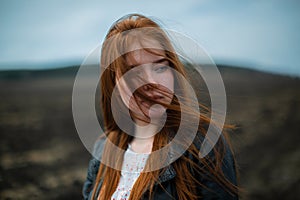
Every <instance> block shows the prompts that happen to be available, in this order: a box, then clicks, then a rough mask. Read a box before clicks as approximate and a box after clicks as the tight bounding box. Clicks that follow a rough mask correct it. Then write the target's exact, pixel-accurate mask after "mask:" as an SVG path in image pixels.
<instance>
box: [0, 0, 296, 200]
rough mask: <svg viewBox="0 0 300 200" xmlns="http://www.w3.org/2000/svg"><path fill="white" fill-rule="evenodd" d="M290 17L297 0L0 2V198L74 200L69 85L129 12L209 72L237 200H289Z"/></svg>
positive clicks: (81, 171) (78, 147)
mask: <svg viewBox="0 0 300 200" xmlns="http://www.w3.org/2000/svg"><path fill="white" fill-rule="evenodd" d="M299 11H300V3H299V1H297V0H287V1H279V0H274V1H260V0H245V1H237V0H236V1H234V0H229V1H226V3H225V2H223V3H221V2H220V1H216V0H200V1H199V0H191V1H184V2H177V3H175V2H174V1H171V0H165V1H151V2H150V1H149V2H146V1H129V0H125V1H107V2H100V1H78V0H72V1H70V0H65V1H55V0H54V1H37V0H35V1H33V0H28V1H16V0H1V1H0V26H1V32H0V98H1V102H0V137H1V140H0V199H81V198H82V197H81V187H82V184H83V181H84V179H85V176H86V171H87V165H88V160H89V159H90V158H91V155H90V153H89V152H88V150H87V149H85V147H84V145H83V144H82V142H81V140H80V138H79V136H78V134H77V131H76V128H75V125H74V121H73V116H72V89H73V84H74V80H75V77H76V73H77V71H78V68H79V66H80V64H81V63H82V62H83V60H84V58H85V57H86V56H87V55H88V54H89V52H91V51H92V50H93V49H94V48H95V47H97V45H99V44H101V43H102V41H103V39H104V36H105V34H106V32H107V30H108V29H109V27H110V26H111V24H112V23H113V22H114V21H116V20H117V19H118V18H120V17H122V16H123V15H125V14H129V13H140V14H143V15H146V16H153V18H154V19H157V20H159V21H161V23H162V24H163V26H164V27H165V28H168V29H174V30H176V31H179V32H181V33H184V34H186V35H188V36H189V37H191V38H193V39H194V40H195V41H196V42H197V43H198V44H200V45H202V47H203V48H204V49H205V50H206V51H207V52H208V53H209V55H210V56H211V58H212V59H213V60H214V61H215V63H216V64H217V66H218V67H219V70H220V72H221V75H222V78H223V80H224V84H225V88H226V93H227V101H228V102H227V103H228V106H227V114H228V116H227V118H226V120H227V123H231V124H236V125H237V127H238V128H237V129H236V130H234V131H232V132H230V134H231V138H232V142H233V146H234V149H235V152H236V157H237V162H238V164H239V170H240V185H241V187H242V188H243V190H244V192H243V193H242V194H241V199H297V197H299V196H300V190H299V189H300V173H299V169H300V147H299V142H300V137H299V130H300V125H299V122H300V66H299V61H298V58H299V53H300V34H299V33H298V32H299V30H300V12H299ZM199 84H200V83H199Z"/></svg>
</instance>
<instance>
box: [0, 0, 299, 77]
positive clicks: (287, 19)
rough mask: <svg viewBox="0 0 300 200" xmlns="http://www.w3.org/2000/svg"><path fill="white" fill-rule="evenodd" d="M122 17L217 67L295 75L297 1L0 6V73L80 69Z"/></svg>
mask: <svg viewBox="0 0 300 200" xmlns="http://www.w3.org/2000/svg"><path fill="white" fill-rule="evenodd" d="M128 13H141V14H144V15H146V16H154V17H155V18H158V19H160V20H161V21H162V22H163V23H164V25H165V27H166V28H171V29H174V30H177V31H179V32H182V33H185V34H187V35H188V36H190V37H192V38H193V39H194V40H196V41H197V42H198V43H199V44H201V45H202V46H203V47H204V48H205V49H206V51H207V52H208V53H209V54H210V55H211V56H212V58H213V59H214V60H215V61H216V62H224V63H233V64H238V65H245V66H246V67H252V68H256V69H260V70H266V71H271V72H279V73H286V74H291V75H297V76H300V64H299V63H300V62H299V59H300V34H299V30H300V1H297V0H285V1H284V0H282V1H279V0H273V1H271V0H270V1H269V0H243V1H240V0H236V1H233V0H227V1H217V0H185V1H181V0H180V1H174V0H159V1H156V0H151V1H146V0H119V1H116V0H109V1H104V0H103V1H101V0H97V1H91V0H88V1H83V0H81V1H78V0H57V1H56V0H51V1H50V0H49V1H39V0H35V1H32V0H26V1H21V0H20V1H17V0H1V1H0V26H1V32H0V69H12V68H41V67H46V66H48V67H49V66H51V65H53V66H54V65H67V64H70V63H71V64H72V63H75V64H76V63H77V64H80V63H81V62H82V61H83V59H84V57H85V56H87V55H88V53H89V52H90V51H91V50H92V49H93V48H95V47H96V46H97V45H99V44H100V43H101V42H102V41H103V38H104V36H105V34H106V32H107V30H108V28H109V27H110V25H111V24H112V23H113V22H114V21H115V20H117V19H118V18H120V17H121V16H123V15H125V14H128ZM47 63H48V65H46V64H47ZM49 63H50V64H49Z"/></svg>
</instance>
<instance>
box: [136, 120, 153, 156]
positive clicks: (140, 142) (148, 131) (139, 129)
mask: <svg viewBox="0 0 300 200" xmlns="http://www.w3.org/2000/svg"><path fill="white" fill-rule="evenodd" d="M157 131H158V127H157V126H156V125H154V124H148V125H146V126H141V125H137V126H135V132H134V138H133V140H132V141H131V148H132V150H133V151H134V152H136V153H151V152H152V146H153V141H154V137H155V134H156V133H157Z"/></svg>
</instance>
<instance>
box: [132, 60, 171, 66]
mask: <svg viewBox="0 0 300 200" xmlns="http://www.w3.org/2000/svg"><path fill="white" fill-rule="evenodd" d="M166 61H167V62H168V59H166V58H160V59H158V60H155V61H152V62H151V63H153V64H159V63H163V62H166ZM140 65H142V64H133V65H129V68H134V67H137V66H140Z"/></svg>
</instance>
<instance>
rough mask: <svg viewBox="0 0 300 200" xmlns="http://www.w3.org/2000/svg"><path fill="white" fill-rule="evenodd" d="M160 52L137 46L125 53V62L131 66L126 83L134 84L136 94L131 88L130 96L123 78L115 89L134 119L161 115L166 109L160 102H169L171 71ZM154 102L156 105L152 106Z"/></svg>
mask: <svg viewBox="0 0 300 200" xmlns="http://www.w3.org/2000/svg"><path fill="white" fill-rule="evenodd" d="M160 53H161V52H160ZM164 55H165V54H164V53H163V54H161V56H160V55H156V54H153V53H151V52H148V51H146V50H143V49H139V50H135V51H133V52H131V53H130V56H127V57H126V62H127V64H128V65H129V66H132V69H131V70H130V71H129V73H130V76H129V77H130V79H131V80H130V83H131V84H134V87H136V88H137V90H136V91H138V94H137V93H136V92H134V93H133V96H131V94H130V90H129V88H128V87H129V85H128V83H127V82H126V81H120V83H119V88H118V89H119V92H120V96H121V98H122V100H123V102H124V103H125V105H126V106H127V107H128V108H129V109H130V112H131V113H133V115H132V117H133V118H134V120H135V121H136V122H137V121H141V119H143V120H142V121H146V122H150V118H152V119H159V118H161V117H162V116H163V114H164V113H165V111H166V108H165V107H163V106H162V105H161V104H165V105H169V104H170V103H171V101H172V99H173V93H174V75H173V72H172V71H171V69H170V67H169V62H168V61H167V60H166V59H165V56H164ZM123 80H124V79H123ZM139 94H140V95H139ZM130 96H131V97H130ZM151 100H152V101H151ZM126 102H129V105H128V103H126ZM160 103H161V104H160ZM154 104H156V105H155V106H153V105H154ZM158 105H160V106H158Z"/></svg>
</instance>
